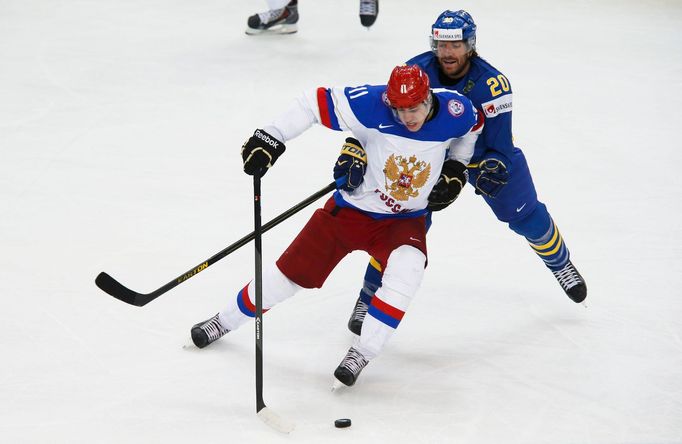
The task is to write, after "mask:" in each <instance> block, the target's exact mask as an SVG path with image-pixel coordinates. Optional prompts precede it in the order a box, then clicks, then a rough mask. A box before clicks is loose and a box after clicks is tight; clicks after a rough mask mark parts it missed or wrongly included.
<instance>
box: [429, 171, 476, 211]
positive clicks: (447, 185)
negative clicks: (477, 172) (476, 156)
mask: <svg viewBox="0 0 682 444" xmlns="http://www.w3.org/2000/svg"><path fill="white" fill-rule="evenodd" d="M468 177H469V173H468V171H467V167H466V166H465V165H464V164H463V163H461V162H458V161H456V160H454V159H448V160H446V161H445V163H443V168H442V169H441V170H440V177H439V178H438V182H436V184H435V185H434V186H433V188H432V189H431V193H430V194H429V204H428V205H427V206H426V208H428V209H429V210H431V211H440V210H442V209H443V208H446V207H447V206H448V205H450V204H451V203H453V202H454V201H455V199H457V196H459V193H460V191H462V188H464V184H465V183H467V178H468Z"/></svg>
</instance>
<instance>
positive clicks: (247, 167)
mask: <svg viewBox="0 0 682 444" xmlns="http://www.w3.org/2000/svg"><path fill="white" fill-rule="evenodd" d="M285 149H286V147H285V146H284V143H282V142H280V141H279V140H277V139H276V138H274V137H273V136H271V135H270V134H268V133H266V132H265V131H264V130H262V129H257V130H256V131H254V133H253V136H251V137H249V140H247V141H246V142H244V145H242V159H243V160H244V172H245V173H246V174H248V175H250V176H253V175H255V174H256V173H259V174H260V175H261V176H264V175H265V173H266V172H267V171H268V168H270V167H271V166H273V165H274V164H275V161H276V160H277V158H278V157H279V156H281V155H282V153H283V152H284V150H285Z"/></svg>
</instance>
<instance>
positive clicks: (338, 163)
mask: <svg viewBox="0 0 682 444" xmlns="http://www.w3.org/2000/svg"><path fill="white" fill-rule="evenodd" d="M346 163H348V161H347V160H344V161H343V162H341V161H340V160H339V161H337V162H336V164H337V165H338V166H341V165H343V164H346Z"/></svg>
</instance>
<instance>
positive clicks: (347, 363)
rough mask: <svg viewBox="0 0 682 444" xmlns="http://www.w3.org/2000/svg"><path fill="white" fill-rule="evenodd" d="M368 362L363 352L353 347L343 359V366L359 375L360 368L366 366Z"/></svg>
mask: <svg viewBox="0 0 682 444" xmlns="http://www.w3.org/2000/svg"><path fill="white" fill-rule="evenodd" d="M368 362H369V361H367V359H365V357H364V356H362V353H360V352H359V351H357V350H356V349H354V348H353V347H351V349H350V350H348V354H347V355H346V357H345V358H344V359H343V362H342V363H341V366H342V367H345V368H347V369H348V370H350V371H351V372H352V373H353V375H356V376H357V374H358V373H360V370H362V369H363V368H365V366H366V365H367V363H368Z"/></svg>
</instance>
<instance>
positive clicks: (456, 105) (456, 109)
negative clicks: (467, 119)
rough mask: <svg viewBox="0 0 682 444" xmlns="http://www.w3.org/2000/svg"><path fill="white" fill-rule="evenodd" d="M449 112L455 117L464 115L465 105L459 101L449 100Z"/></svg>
mask: <svg viewBox="0 0 682 444" xmlns="http://www.w3.org/2000/svg"><path fill="white" fill-rule="evenodd" d="M448 111H449V112H450V114H452V115H453V116H454V117H459V116H461V115H462V114H464V104H462V102H460V101H459V100H457V99H450V100H448Z"/></svg>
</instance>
